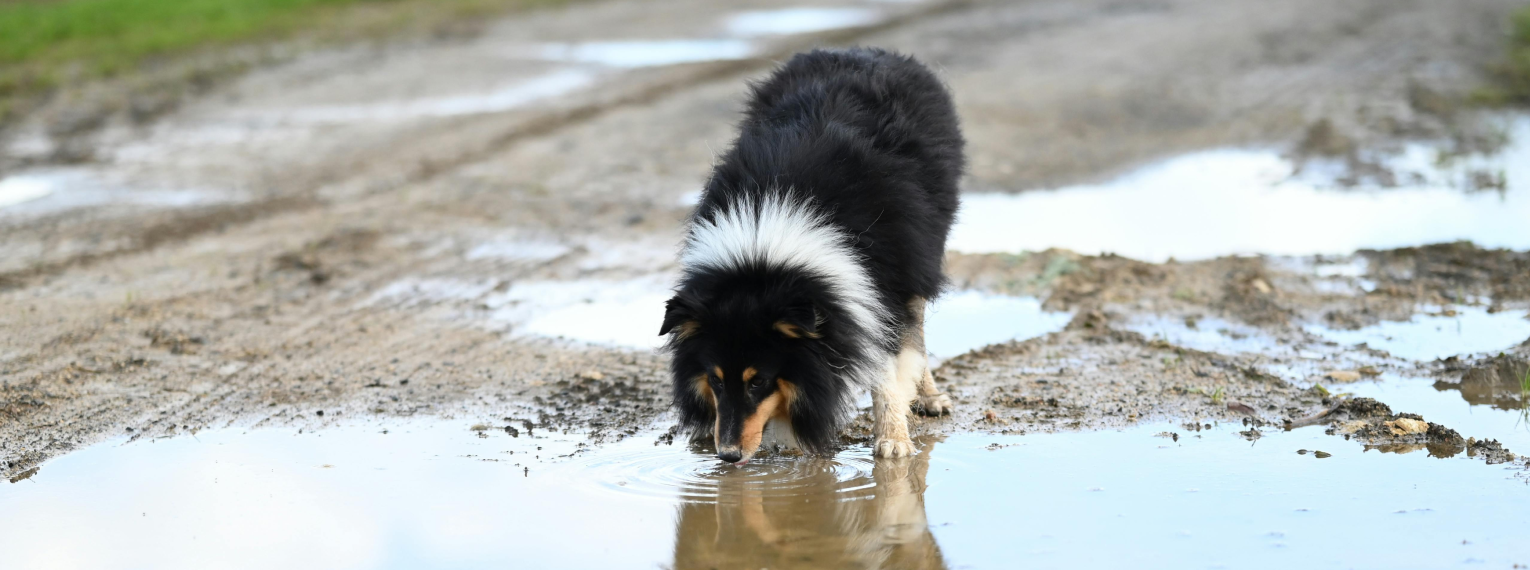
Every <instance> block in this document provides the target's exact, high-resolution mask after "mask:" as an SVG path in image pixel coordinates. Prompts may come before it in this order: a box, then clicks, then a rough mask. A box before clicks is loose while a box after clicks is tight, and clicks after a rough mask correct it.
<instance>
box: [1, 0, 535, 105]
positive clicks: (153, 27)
mask: <svg viewBox="0 0 1530 570" xmlns="http://www.w3.org/2000/svg"><path fill="white" fill-rule="evenodd" d="M557 2H559V0H0V105H4V104H5V103H6V102H7V100H13V99H16V98H18V97H21V96H25V95H30V94H37V93H39V92H45V91H47V90H49V89H52V88H54V87H56V86H59V85H62V84H68V83H70V82H74V81H81V80H91V79H98V78H103V77H111V76H115V75H118V74H122V73H127V72H132V71H135V70H137V69H138V68H139V67H140V66H142V65H144V64H145V63H147V62H151V61H156V60H160V59H163V58H169V57H175V56H180V55H184V54H188V53H192V52H197V51H199V50H205V49H209V48H219V47H230V46H237V45H246V44H252V43H258V42H263V41H271V40H282V39H289V38H293V37H297V36H308V37H314V38H317V39H320V40H353V39H360V38H365V37H373V36H376V35H379V34H383V33H390V32H395V31H399V30H401V29H406V28H409V27H422V28H427V29H428V28H430V27H433V26H440V25H443V24H446V23H448V22H453V21H464V20H466V19H469V18H472V17H474V16H481V15H486V14H491V13H495V12H500V11H507V10H512V9H518V8H527V7H534V6H538V5H547V4H554V3H557Z"/></svg>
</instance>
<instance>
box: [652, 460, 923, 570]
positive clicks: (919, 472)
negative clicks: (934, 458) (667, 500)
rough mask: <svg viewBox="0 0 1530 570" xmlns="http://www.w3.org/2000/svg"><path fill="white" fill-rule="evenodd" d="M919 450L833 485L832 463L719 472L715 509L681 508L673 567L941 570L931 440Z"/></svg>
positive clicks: (693, 505)
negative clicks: (932, 517) (929, 518)
mask: <svg viewBox="0 0 1530 570" xmlns="http://www.w3.org/2000/svg"><path fill="white" fill-rule="evenodd" d="M918 443H919V447H920V448H921V449H920V451H921V452H920V453H919V454H917V455H915V456H913V457H904V458H897V459H880V460H877V461H876V466H875V467H874V468H873V469H872V472H871V476H870V477H869V478H868V477H867V476H865V475H864V474H862V475H860V476H858V477H855V478H852V479H850V480H846V481H841V480H840V479H839V477H838V476H836V474H835V472H834V469H833V465H834V464H833V463H832V460H829V459H822V458H811V457H809V458H802V459H798V460H795V463H794V464H793V467H794V469H791V470H790V471H789V473H788V474H783V475H760V474H759V473H760V468H763V467H766V466H765V465H756V466H751V467H746V468H742V469H732V468H728V469H726V470H723V471H718V472H717V473H716V474H715V476H714V481H713V482H714V483H715V484H716V488H715V489H714V491H715V493H716V496H715V499H716V502H715V503H687V504H684V505H682V506H681V507H680V513H679V517H678V518H679V522H678V523H677V524H676V530H675V564H674V568H675V569H676V570H683V569H689V568H745V567H747V568H945V566H946V565H945V560H944V559H943V558H942V557H941V554H940V547H939V546H938V545H937V544H936V543H935V536H934V535H933V534H931V533H930V529H929V524H928V523H927V522H926V520H925V515H924V490H925V474H926V472H927V471H929V468H930V451H931V450H932V449H933V447H934V441H933V440H925V441H920V442H918ZM868 479H869V480H868ZM870 483H875V486H869V484H870ZM838 489H854V490H852V491H847V492H837V490H838Z"/></svg>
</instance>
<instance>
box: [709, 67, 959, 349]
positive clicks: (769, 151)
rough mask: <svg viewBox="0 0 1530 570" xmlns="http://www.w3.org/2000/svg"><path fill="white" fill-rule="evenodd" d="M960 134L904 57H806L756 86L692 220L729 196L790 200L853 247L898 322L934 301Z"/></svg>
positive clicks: (940, 93)
mask: <svg viewBox="0 0 1530 570" xmlns="http://www.w3.org/2000/svg"><path fill="white" fill-rule="evenodd" d="M962 146H963V141H962V137H961V132H960V130H959V127H958V125H957V118H956V112H955V110H954V108H953V106H952V104H951V99H950V96H949V95H948V94H947V93H946V90H945V88H944V87H943V86H942V85H941V83H940V81H939V80H938V79H936V77H935V76H934V75H933V74H932V73H930V71H929V70H928V69H926V68H925V67H924V66H923V65H921V64H920V63H918V62H917V61H914V60H913V59H912V58H910V57H907V56H903V55H899V54H895V53H891V52H887V51H883V50H880V49H874V48H856V49H849V50H841V51H827V50H815V51H812V52H808V53H803V54H799V55H797V56H795V57H793V58H792V59H791V60H790V61H788V62H787V63H786V65H784V66H783V67H781V68H780V69H779V70H777V71H776V72H775V73H774V74H773V75H771V76H770V77H769V78H768V79H766V80H765V81H763V82H760V83H758V84H756V85H754V89H753V94H752V97H751V99H750V101H749V104H748V108H747V110H746V113H745V118H744V121H743V123H742V124H741V125H740V133H739V139H738V142H737V143H736V145H735V146H734V148H733V149H731V150H730V151H729V152H728V153H727V154H726V155H725V156H724V157H723V159H722V161H721V162H720V163H719V165H718V167H717V169H716V171H715V172H714V174H713V177H712V179H711V180H710V181H709V183H708V184H707V192H706V197H705V199H704V201H703V203H702V205H701V207H699V208H698V209H697V215H698V216H705V215H708V214H709V212H710V211H712V210H714V209H717V208H726V207H727V205H728V204H729V203H731V202H732V201H733V200H735V199H736V198H737V197H738V195H739V194H752V193H761V192H778V191H780V190H783V189H790V190H791V191H792V192H793V193H794V194H796V195H798V196H800V197H802V198H806V199H810V200H812V201H813V202H815V203H816V204H817V206H818V207H819V208H820V209H821V211H823V212H824V213H825V214H827V215H828V216H830V218H831V220H832V222H833V223H834V224H835V225H837V226H839V227H840V228H842V229H843V230H845V231H846V232H848V233H849V234H851V235H853V236H855V243H854V247H855V249H856V250H857V251H858V252H859V253H860V254H861V255H862V256H864V260H865V264H866V268H867V270H868V271H869V272H870V273H871V278H872V280H873V281H874V282H875V283H876V284H877V287H878V289H879V290H880V291H879V293H880V294H881V296H882V299H881V300H880V301H881V302H882V303H883V304H884V306H885V308H886V309H887V311H888V312H889V313H891V314H892V316H893V318H894V319H895V320H897V321H902V320H903V318H902V317H903V316H904V315H903V313H904V312H905V310H906V307H905V303H906V302H907V300H908V299H909V298H911V297H920V298H933V297H935V296H936V295H938V294H939V292H940V289H941V286H942V285H943V283H944V277H943V275H942V273H941V262H942V259H943V257H944V253H945V241H946V235H947V233H948V232H949V230H950V227H951V223H952V221H953V219H954V218H955V215H956V208H957V204H958V197H957V181H958V178H960V176H961V172H962V167H963V164H962Z"/></svg>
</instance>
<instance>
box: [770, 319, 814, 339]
mask: <svg viewBox="0 0 1530 570" xmlns="http://www.w3.org/2000/svg"><path fill="white" fill-rule="evenodd" d="M774 326H775V329H776V331H777V332H779V333H781V336H784V337H786V338H804V337H806V338H818V337H819V335H818V333H814V332H807V331H805V330H802V327H799V326H797V325H794V324H791V323H788V322H786V321H776V324H775V325H774Z"/></svg>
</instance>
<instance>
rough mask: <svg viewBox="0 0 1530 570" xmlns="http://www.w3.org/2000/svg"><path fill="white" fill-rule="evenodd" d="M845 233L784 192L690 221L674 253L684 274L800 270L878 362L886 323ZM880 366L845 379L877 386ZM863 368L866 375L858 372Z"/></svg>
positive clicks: (744, 200)
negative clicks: (823, 290) (752, 268)
mask: <svg viewBox="0 0 1530 570" xmlns="http://www.w3.org/2000/svg"><path fill="white" fill-rule="evenodd" d="M851 244H852V240H851V237H850V236H849V234H847V233H846V232H844V231H843V230H841V229H839V228H837V227H835V226H834V224H832V223H830V221H829V219H828V216H825V215H824V214H822V213H820V212H818V211H817V210H816V209H815V208H814V207H813V205H812V204H811V203H808V202H806V201H803V200H800V199H798V198H796V197H795V196H793V195H792V194H791V193H790V192H783V193H778V194H770V195H766V196H763V197H758V198H754V199H751V198H749V197H740V198H739V199H737V200H735V201H734V202H733V203H731V204H729V205H728V206H727V207H726V208H723V209H719V210H718V211H716V212H713V213H712V217H711V218H710V219H706V218H702V219H697V220H696V221H695V223H693V224H692V225H691V228H690V234H689V235H688V236H687V237H686V240H685V248H684V250H683V251H682V252H681V254H680V264H681V265H682V266H683V267H685V268H688V269H689V268H693V267H694V268H710V269H724V270H726V269H730V268H737V267H742V266H746V265H762V266H765V267H769V268H777V269H792V270H798V271H802V272H804V273H807V274H809V275H811V276H813V277H816V278H818V279H819V280H821V281H823V282H824V283H825V284H826V285H827V286H828V290H829V294H830V295H832V296H833V297H834V298H835V300H836V301H837V304H838V307H837V308H838V309H840V310H842V311H843V312H844V314H845V317H846V318H848V319H849V321H850V323H849V324H850V325H851V327H850V328H851V329H855V332H854V333H853V336H854V337H855V338H856V339H857V340H858V341H859V342H858V344H861V345H862V349H863V350H862V352H863V353H865V354H866V355H868V356H869V357H871V358H874V359H885V358H886V355H883V352H885V351H884V350H882V349H881V347H880V345H879V343H880V341H881V340H882V339H885V338H886V337H887V336H888V334H889V330H890V328H891V327H890V326H889V322H890V320H891V319H890V316H889V315H888V314H887V312H886V311H885V310H884V309H883V308H882V305H881V304H880V303H878V301H877V299H878V296H877V290H876V287H875V284H874V283H873V282H872V279H871V275H870V274H869V273H868V272H867V271H866V267H865V266H864V265H862V264H861V256H860V255H859V254H857V253H856V252H855V249H854V248H853V247H852V246H851ZM877 364H879V363H871V362H868V363H858V364H857V365H855V366H854V367H855V368H856V369H857V370H855V371H854V372H852V375H854V376H855V377H856V378H855V379H856V380H858V381H860V382H861V383H862V384H863V385H871V384H875V383H879V382H880V381H881V379H880V367H879V366H877ZM864 367H869V369H868V370H861V368H864Z"/></svg>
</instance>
